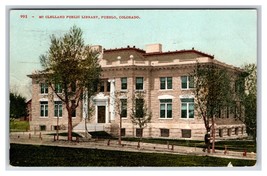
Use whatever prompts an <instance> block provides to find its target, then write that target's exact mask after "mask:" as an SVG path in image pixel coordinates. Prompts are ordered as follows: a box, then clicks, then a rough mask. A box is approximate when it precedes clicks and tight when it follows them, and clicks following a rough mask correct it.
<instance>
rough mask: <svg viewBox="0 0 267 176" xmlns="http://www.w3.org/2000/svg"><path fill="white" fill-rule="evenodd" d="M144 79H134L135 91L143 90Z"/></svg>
mask: <svg viewBox="0 0 267 176" xmlns="http://www.w3.org/2000/svg"><path fill="white" fill-rule="evenodd" d="M143 83H144V78H143V77H137V78H136V84H135V88H136V90H143V89H144V85H143Z"/></svg>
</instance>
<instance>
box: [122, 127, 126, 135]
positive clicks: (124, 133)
mask: <svg viewBox="0 0 267 176" xmlns="http://www.w3.org/2000/svg"><path fill="white" fill-rule="evenodd" d="M125 135H126V132H125V128H121V136H125Z"/></svg>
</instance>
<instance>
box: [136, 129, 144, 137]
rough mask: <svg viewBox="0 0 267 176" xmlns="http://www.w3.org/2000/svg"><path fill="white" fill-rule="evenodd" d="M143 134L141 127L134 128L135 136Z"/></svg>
mask: <svg viewBox="0 0 267 176" xmlns="http://www.w3.org/2000/svg"><path fill="white" fill-rule="evenodd" d="M142 136H143V129H141V128H136V137H142Z"/></svg>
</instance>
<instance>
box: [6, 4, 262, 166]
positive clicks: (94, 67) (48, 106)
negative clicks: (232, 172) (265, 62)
mask: <svg viewBox="0 0 267 176" xmlns="http://www.w3.org/2000/svg"><path fill="white" fill-rule="evenodd" d="M258 10H259V9H257V8H244V9H242V8H238V9H237V8H227V9H215V8H214V9H213V8H207V9H203V8H202V9H198V8H190V9H187V8H170V9H168V8H156V9H153V8H145V9H141V8H134V9H131V8H102V9H99V8H97V9H96V8H95V9H94V8H92V9H82V8H80V9H69V8H65V9H64V8H58V9H53V8H50V9H45V8H44V9H40V8H36V9H34V8H33V9H23V8H20V9H19V8H14V9H12V8H11V9H9V11H8V13H9V41H8V42H9V47H10V48H9V51H10V53H9V63H10V68H9V69H10V73H9V74H10V75H9V76H10V96H9V97H10V116H9V117H8V118H9V124H10V126H9V141H10V147H9V165H10V166H11V167H12V169H17V168H21V167H30V168H32V167H55V168H57V167H90V168H91V167H94V168H99V167H101V168H103V167H117V168H118V169H120V168H121V167H127V168H128V167H130V168H133V167H150V168H151V167H157V168H162V167H175V168H184V167H186V168H188V167H189V168H190V167H218V168H225V169H226V168H229V167H234V168H235V167H237V168H240V167H242V168H244V167H246V169H253V168H254V167H255V166H256V165H257V164H256V163H257V152H258V151H257V142H258V141H257V140H256V137H257V134H256V131H257V128H256V124H257V103H256V102H257V60H258V58H257V51H258V49H257V45H258V41H257V35H258V33H257V32H258V24H257V21H258Z"/></svg>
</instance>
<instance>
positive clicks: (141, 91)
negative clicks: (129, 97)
mask: <svg viewBox="0 0 267 176" xmlns="http://www.w3.org/2000/svg"><path fill="white" fill-rule="evenodd" d="M135 92H145V90H135Z"/></svg>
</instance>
